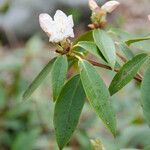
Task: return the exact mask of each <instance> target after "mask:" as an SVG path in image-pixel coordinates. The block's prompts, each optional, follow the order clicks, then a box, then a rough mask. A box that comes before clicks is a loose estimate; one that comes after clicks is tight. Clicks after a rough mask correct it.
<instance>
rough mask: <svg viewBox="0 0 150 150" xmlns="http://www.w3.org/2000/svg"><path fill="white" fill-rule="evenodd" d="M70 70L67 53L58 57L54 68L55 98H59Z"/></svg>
mask: <svg viewBox="0 0 150 150" xmlns="http://www.w3.org/2000/svg"><path fill="white" fill-rule="evenodd" d="M67 70H68V61H67V57H66V56H65V55H63V56H59V57H57V59H56V61H55V63H54V65H53V68H52V91H53V99H54V101H56V100H57V98H58V96H59V94H60V91H61V89H62V87H63V85H64V83H65V80H66V76H67Z"/></svg>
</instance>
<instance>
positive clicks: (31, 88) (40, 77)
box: [23, 58, 56, 100]
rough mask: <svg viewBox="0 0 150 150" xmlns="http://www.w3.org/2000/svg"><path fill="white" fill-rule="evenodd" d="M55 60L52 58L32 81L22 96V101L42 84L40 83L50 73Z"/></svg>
mask: <svg viewBox="0 0 150 150" xmlns="http://www.w3.org/2000/svg"><path fill="white" fill-rule="evenodd" d="M55 60H56V58H53V59H52V60H50V61H49V63H48V64H47V65H46V66H45V67H44V69H43V70H42V71H41V72H40V73H39V75H38V76H37V77H36V78H35V79H34V80H33V82H32V83H31V84H30V86H29V87H28V88H27V90H26V91H25V92H24V94H23V99H24V100H26V99H28V98H29V97H30V96H31V94H32V93H33V92H34V91H35V90H36V89H37V88H38V86H39V85H40V84H41V83H42V81H43V80H44V79H45V78H46V76H47V75H48V74H49V73H50V71H51V68H52V65H53V63H54V61H55Z"/></svg>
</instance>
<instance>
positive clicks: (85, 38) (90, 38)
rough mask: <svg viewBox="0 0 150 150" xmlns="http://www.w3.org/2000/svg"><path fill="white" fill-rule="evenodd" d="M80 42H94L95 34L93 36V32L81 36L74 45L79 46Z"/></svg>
mask: <svg viewBox="0 0 150 150" xmlns="http://www.w3.org/2000/svg"><path fill="white" fill-rule="evenodd" d="M80 41H94V40H93V34H92V30H91V31H88V32H86V33H84V34H83V35H81V36H80V37H79V38H77V40H75V41H74V42H73V45H75V44H77V43H78V42H80Z"/></svg>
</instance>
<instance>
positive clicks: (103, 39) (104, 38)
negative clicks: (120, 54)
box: [93, 29, 116, 68]
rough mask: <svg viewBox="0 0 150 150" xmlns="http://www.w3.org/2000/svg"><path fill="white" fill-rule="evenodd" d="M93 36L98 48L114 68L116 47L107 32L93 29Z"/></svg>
mask: <svg viewBox="0 0 150 150" xmlns="http://www.w3.org/2000/svg"><path fill="white" fill-rule="evenodd" d="M93 37H94V41H95V43H96V45H97V46H98V48H99V50H100V51H101V53H102V54H103V56H104V57H105V59H106V60H107V62H108V63H109V65H110V66H111V67H112V68H114V66H115V62H116V49H115V45H114V43H113V40H112V39H111V38H110V36H109V35H108V34H107V32H105V31H103V30H100V29H97V30H94V31H93Z"/></svg>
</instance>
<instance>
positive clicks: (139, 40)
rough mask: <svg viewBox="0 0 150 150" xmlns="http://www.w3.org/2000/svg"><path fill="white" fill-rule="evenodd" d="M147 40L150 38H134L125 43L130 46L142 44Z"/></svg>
mask: <svg viewBox="0 0 150 150" xmlns="http://www.w3.org/2000/svg"><path fill="white" fill-rule="evenodd" d="M145 40H150V37H149V36H148V37H137V38H132V39H129V40H127V41H125V43H126V44H127V45H128V46H129V45H131V44H133V43H136V42H141V41H145Z"/></svg>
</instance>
